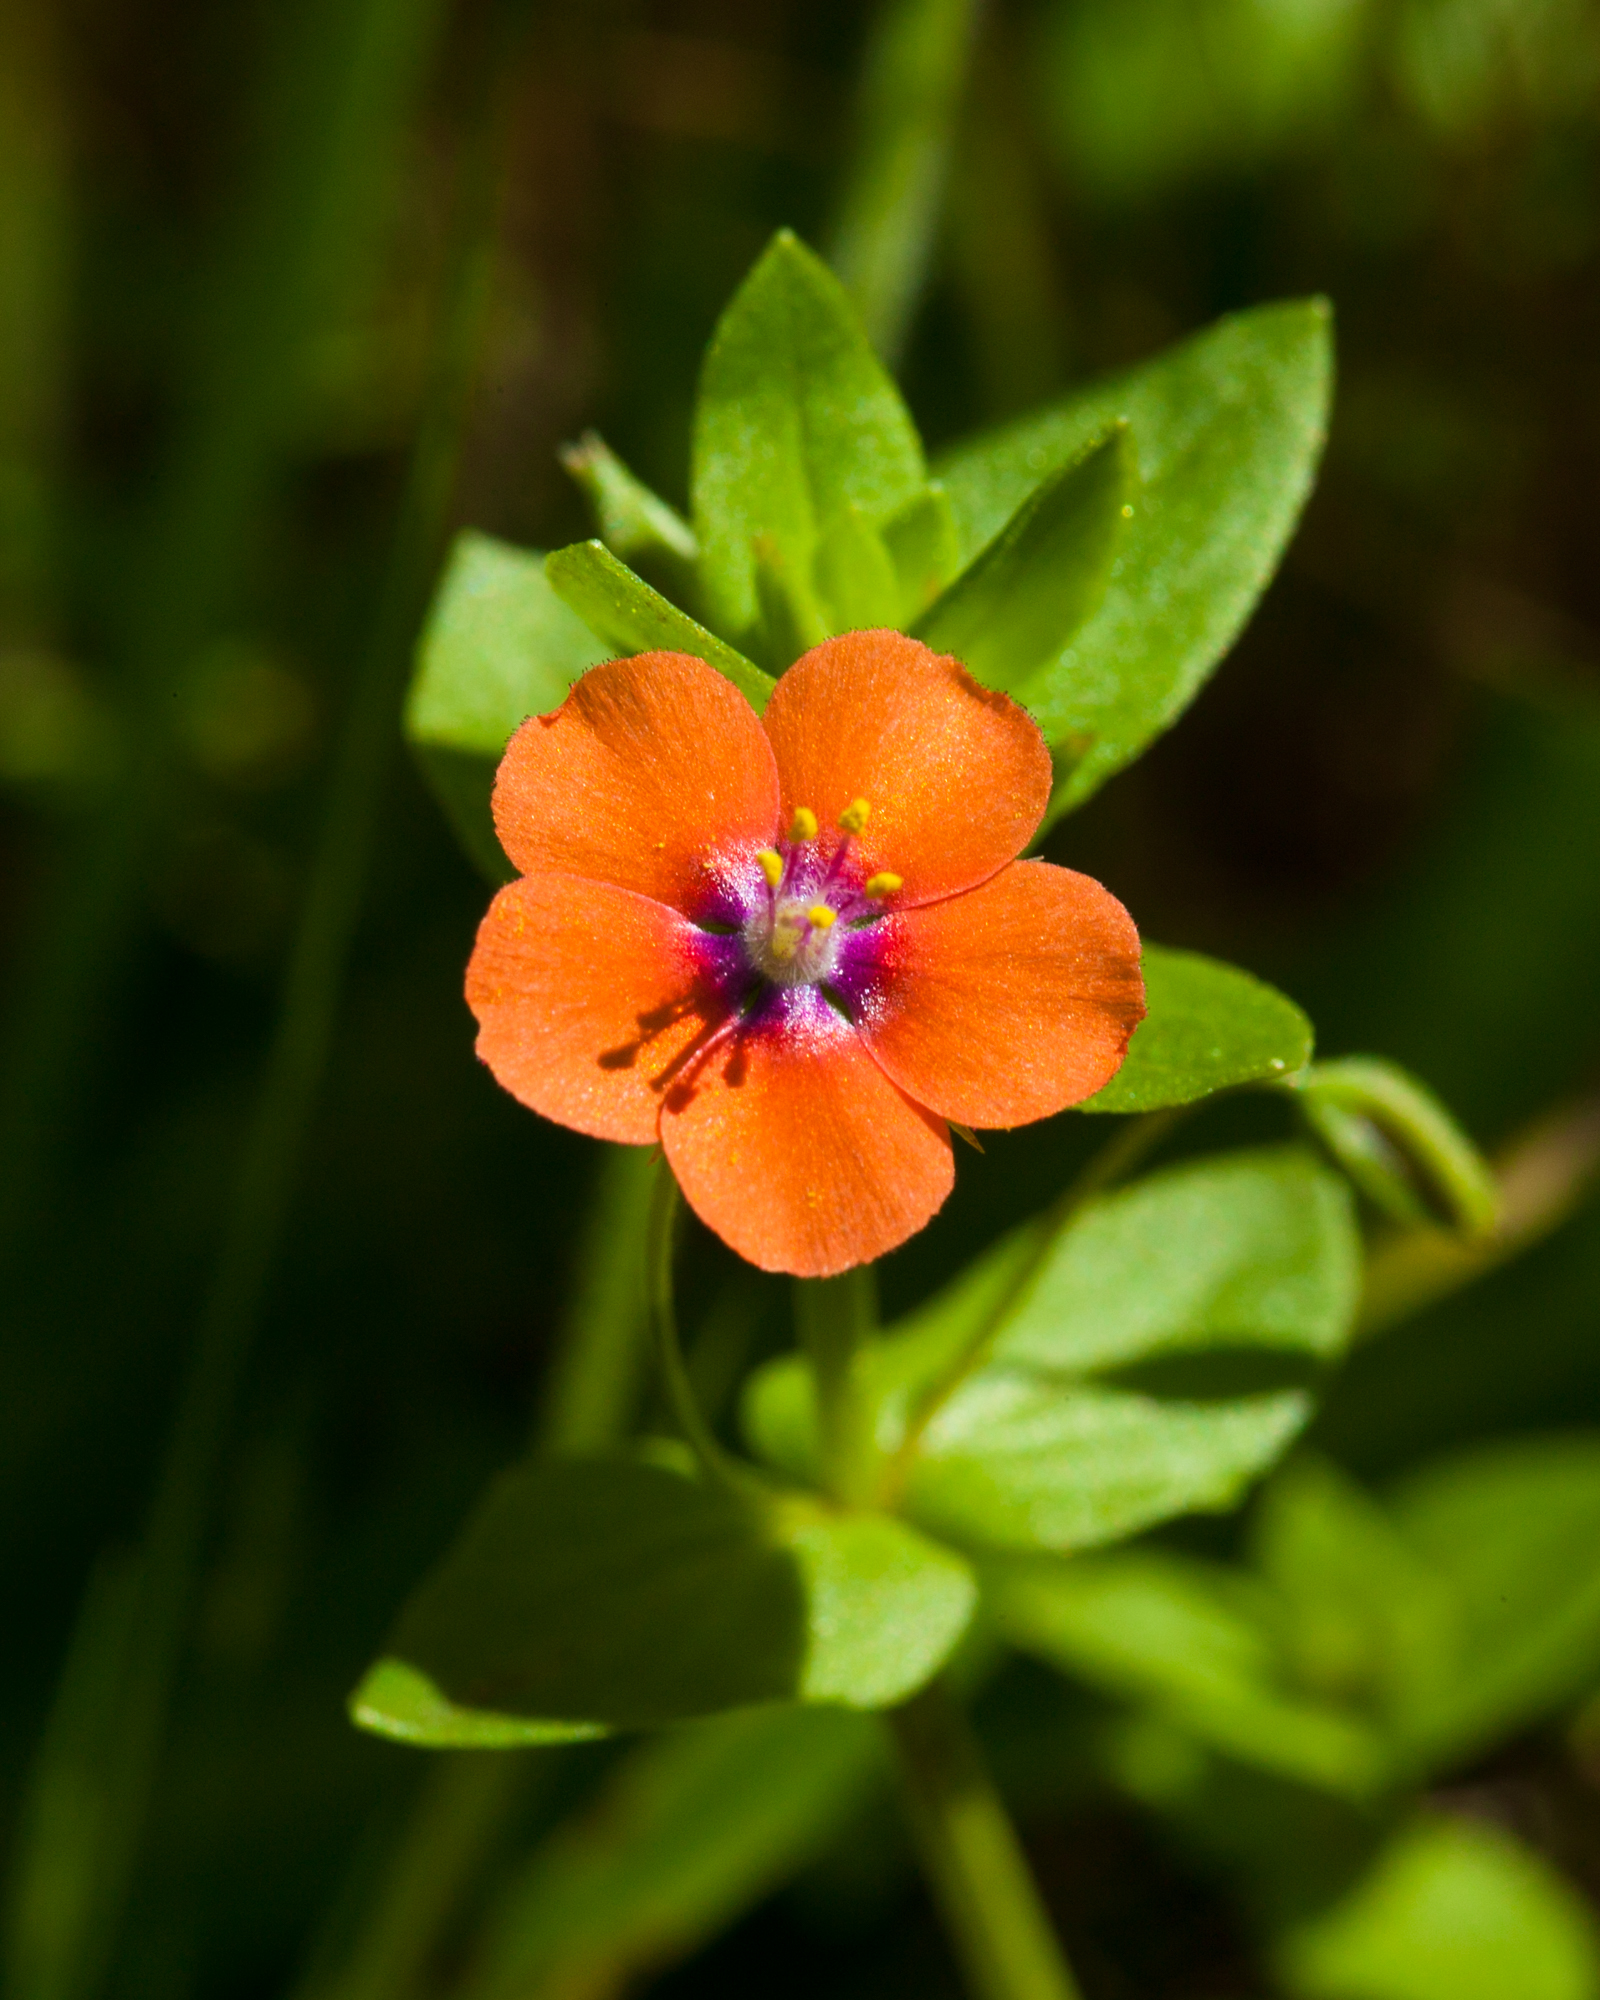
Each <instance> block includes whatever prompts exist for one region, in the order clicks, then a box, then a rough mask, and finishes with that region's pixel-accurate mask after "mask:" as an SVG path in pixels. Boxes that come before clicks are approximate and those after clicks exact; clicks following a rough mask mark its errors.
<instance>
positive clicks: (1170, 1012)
mask: <svg viewBox="0 0 1600 2000" xmlns="http://www.w3.org/2000/svg"><path fill="white" fill-rule="evenodd" d="M1144 994H1145V1006H1146V1008H1147V1010H1148V1011H1147V1012H1146V1014H1145V1018H1144V1019H1143V1021H1141V1022H1140V1024H1139V1026H1138V1027H1137V1028H1135V1029H1134V1031H1133V1040H1132V1041H1131V1042H1130V1043H1129V1044H1128V1053H1127V1055H1126V1057H1125V1058H1124V1059H1123V1064H1122V1067H1121V1069H1119V1070H1118V1071H1117V1073H1116V1075H1115V1076H1114V1077H1113V1078H1112V1079H1111V1081H1110V1082H1109V1083H1108V1084H1107V1085H1106V1086H1105V1088H1104V1089H1103V1090H1100V1091H1097V1092H1096V1093H1095V1095H1094V1096H1093V1097H1091V1098H1089V1099H1088V1100H1087V1101H1086V1102H1085V1103H1083V1104H1080V1105H1079V1106H1078V1109H1079V1110H1080V1111H1159V1110H1162V1109H1163V1108H1164V1107H1165V1106H1167V1105H1170V1104H1192V1103H1193V1102H1194V1101H1195V1099H1196V1098H1200V1097H1209V1096H1210V1095H1211V1093H1212V1092H1213V1091H1216V1090H1230V1089H1234V1088H1236V1087H1237V1086H1238V1085H1240V1084H1245V1083H1264V1082H1272V1081H1277V1080H1281V1079H1282V1078H1284V1077H1289V1076H1293V1075H1294V1074H1295V1072H1296V1071H1297V1070H1300V1069H1302V1068H1304V1066H1305V1065H1306V1064H1307V1063H1308V1062H1309V1061H1310V1060H1311V1045H1312V1030H1311V1023H1310V1022H1309V1021H1308V1020H1307V1019H1306V1017H1305V1015H1304V1014H1303V1013H1302V1012H1301V1011H1300V1009H1299V1008H1298V1007H1297V1006H1296V1005H1295V1004H1294V1002H1293V1001H1292V1000H1290V999H1288V998H1286V997H1285V996H1284V995H1283V994H1282V993H1279V992H1278V991H1277V990H1276V989H1275V988H1274V987H1271V986H1268V985H1267V984H1266V982H1265V981H1264V980H1260V979H1256V978H1254V977H1253V976H1252V975H1251V974H1250V973H1248V972H1241V971H1240V970H1239V968H1238V967H1237V966H1233V965H1224V964H1223V963H1222V961H1221V960H1220V959H1215V958H1205V957H1202V955H1201V954H1200V953H1199V952H1197V951H1169V950H1168V949H1166V948H1165V947H1164V946H1162V945H1156V944H1147V945H1146V946H1145V947H1144Z"/></svg>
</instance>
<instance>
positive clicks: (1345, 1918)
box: [1275, 1815, 1600, 2000]
mask: <svg viewBox="0 0 1600 2000" xmlns="http://www.w3.org/2000/svg"><path fill="white" fill-rule="evenodd" d="M1275 1958H1276V1962H1277V1969H1278V1974H1279V1977H1280V1979H1281V1980H1282V1981H1283V1984H1284V1988H1285V1990H1286V1991H1287V1992H1289V1993H1290V1994H1292V1995H1294V1996H1295V2000H1447V1996H1448V2000H1510V1996H1511V1995H1512V1994H1515V1996H1516V2000H1595V1996H1596V1995H1597V1994H1600V1936H1597V1933H1596V1926H1595V1921H1594V1918H1593V1916H1592V1915H1591V1914H1590V1912H1589V1911H1588V1909H1587V1908H1586V1906H1585V1905H1584V1903H1583V1901H1582V1899H1581V1898H1580V1897H1579V1896H1578V1894H1577V1893H1576V1891H1575V1890H1573V1889H1571V1888H1569V1887H1568V1886H1567V1884H1566V1883H1565V1882H1564V1881H1563V1880H1562V1879H1561V1877H1560V1876H1559V1875H1558V1874H1557V1873H1556V1872H1555V1870H1554V1869H1553V1868H1552V1867H1551V1866H1550V1864H1549V1863H1548V1862H1547V1861H1545V1860H1543V1859H1542V1858H1541V1857H1540V1856H1539V1855H1537V1854H1535V1853H1533V1852H1532V1851H1531V1850H1530V1849H1528V1848H1526V1847H1524V1846H1523V1845H1522V1843H1521V1842H1520V1841H1519V1840H1516V1839H1514V1838H1513V1837H1512V1835H1511V1834H1509V1833H1506V1832H1504V1831H1503V1830H1501V1829H1500V1828H1498V1827H1494V1826H1490V1825H1487V1824H1485V1823H1484V1822H1483V1821H1482V1820H1478V1819H1472V1820H1467V1819H1445V1818H1443V1817H1441V1816H1437V1815H1434V1816H1429V1817H1426V1818H1423V1819H1419V1820H1416V1821H1414V1822H1413V1823H1412V1824H1411V1825H1410V1826H1408V1827H1405V1828H1402V1830H1401V1831H1400V1832H1399V1833H1398V1834H1397V1835H1396V1836H1395V1837H1394V1839H1393V1840H1392V1841H1391V1842H1390V1843H1389V1845H1388V1846H1387V1847H1386V1848H1385V1849H1384V1850H1383V1852H1382V1853H1381V1854H1380V1856H1379V1858H1378V1860H1377V1863H1376V1864H1375V1866H1374V1867H1373V1868H1372V1869H1371V1870H1370V1871H1369V1872H1368V1873H1367V1874H1366V1875H1365V1876H1364V1877H1363V1878H1362V1879H1361V1881H1359V1882H1358V1883H1357V1884H1356V1886H1355V1888H1354V1889H1352V1890H1351V1891H1350V1892H1349V1894H1348V1895H1346V1896H1344V1897H1343V1898H1342V1899H1341V1900H1340V1901H1339V1902H1337V1903H1336V1904H1335V1905H1334V1906H1333V1908H1332V1909H1329V1910H1326V1911H1323V1912H1321V1913H1320V1914H1319V1915H1317V1916H1316V1917H1314V1918H1313V1919H1312V1920H1311V1921H1310V1922H1309V1923H1306V1924H1303V1925H1301V1926H1300V1927H1298V1928H1297V1929H1296V1930H1294V1931H1292V1932H1290V1933H1289V1935H1288V1936H1287V1937H1286V1938H1284V1939H1283V1940H1282V1942H1281V1944H1280V1945H1279V1948H1278V1950H1277V1952H1276V1953H1275Z"/></svg>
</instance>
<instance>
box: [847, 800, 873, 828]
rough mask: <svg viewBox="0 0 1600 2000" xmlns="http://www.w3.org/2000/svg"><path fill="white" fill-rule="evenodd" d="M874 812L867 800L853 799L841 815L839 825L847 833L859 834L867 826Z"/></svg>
mask: <svg viewBox="0 0 1600 2000" xmlns="http://www.w3.org/2000/svg"><path fill="white" fill-rule="evenodd" d="M871 812H872V808H871V806H869V805H868V804H867V802H866V800H865V799H852V800H851V801H850V803H849V805H847V806H846V807H845V809H844V811H843V812H842V813H840V815H839V824H840V825H841V826H842V827H843V828H844V830H845V832H846V833H859V832H860V831H861V829H862V828H863V827H864V826H865V825H866V823H867V820H868V817H869V816H870V814H871Z"/></svg>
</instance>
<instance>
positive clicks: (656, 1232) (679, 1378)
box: [648, 1160, 753, 1494]
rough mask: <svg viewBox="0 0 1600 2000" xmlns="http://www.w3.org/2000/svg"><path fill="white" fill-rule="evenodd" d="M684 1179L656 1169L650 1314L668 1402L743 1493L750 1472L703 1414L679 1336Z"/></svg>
mask: <svg viewBox="0 0 1600 2000" xmlns="http://www.w3.org/2000/svg"><path fill="white" fill-rule="evenodd" d="M678 1213H679V1199H678V1183H677V1181H676V1180H675V1179H674V1178H673V1174H672V1169H671V1167H669V1166H668V1165H667V1163H666V1161H665V1160H662V1161H661V1163H660V1165H659V1166H658V1167H657V1169H656V1184H655V1188H654V1191H653V1193H652V1195H651V1199H650V1231H649V1243H650V1248H649V1253H648V1255H649V1273H650V1316H651V1319H652V1321H653V1322H654V1326H655V1336H656V1357H657V1359H658V1361H659V1363H660V1366H661V1382H662V1387H663V1388H664V1389H665V1390H666V1394H667V1405H668V1407H669V1408H670V1410H671V1411H672V1414H673V1417H674V1419H675V1420H676V1422H677V1425H678V1428H679V1430H680V1431H682V1433H683V1436H684V1440H685V1442H686V1443H687V1444H688V1446H689V1449H690V1450H691V1451H692V1452H693V1453H694V1455H695V1457H696V1458H697V1459H699V1461H700V1464H701V1467H702V1469H703V1470H704V1472H705V1473H706V1475H707V1477H708V1478H710V1479H713V1480H715V1481H716V1482H717V1484H718V1485H720V1486H725V1487H728V1488H730V1489H731V1490H732V1491H734V1492H736V1493H739V1494H748V1493H749V1492H750V1490H751V1486H752V1483H753V1482H752V1480H751V1477H750V1475H749V1474H748V1473H747V1472H746V1471H745V1470H744V1468H743V1467H742V1466H740V1465H739V1464H738V1463H737V1462H736V1461H735V1460H734V1459H733V1458H732V1457H731V1456H730V1455H729V1454H728V1453H727V1452H725V1451H724V1450H723V1448H722V1446H721V1445H720V1444H718V1442H717V1440H716V1438H715V1437H714V1436H713V1435H712V1431H711V1427H710V1425H709V1424H707V1422H706V1420H705V1418H704V1417H703V1416H702V1415H701V1414H700V1405H699V1403H698V1401H697V1400H696V1398H695V1393H694V1386H693V1384H692V1383H691V1382H690V1380H689V1371H688V1369H687V1368H686V1367H685V1365H684V1360H683V1347H682V1344H681V1342H680V1341H679V1339H678V1314H677V1308H676V1306H675V1305H674V1303H673V1296H672V1260H673V1252H674V1249H675V1247H676V1243H677V1230H678Z"/></svg>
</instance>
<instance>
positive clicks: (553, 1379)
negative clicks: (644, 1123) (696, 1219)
mask: <svg viewBox="0 0 1600 2000" xmlns="http://www.w3.org/2000/svg"><path fill="white" fill-rule="evenodd" d="M655 1185H656V1175H655V1163H654V1161H653V1160H652V1158H651V1155H650V1150H649V1148H648V1147H645V1146H607V1147H606V1148H605V1155H604V1158H603V1159H602V1160H601V1162H600V1170H599V1174H598V1177H597V1185H596V1188H595V1195H594V1201H593V1203H592V1205H591V1207H590V1211H589V1219H588V1221H587V1223H586V1224H585V1226H584V1232H583V1240H582V1243H581V1244H580V1247H579V1251H578V1260H577V1271H576V1279H575V1282H574V1285H573V1290H572V1295H571V1298H570V1299H569V1301H568V1304H567V1309H566V1312H565V1313H564V1314H563V1316H562V1322H561V1327H560V1331H559V1334H558V1336H557V1341H556V1350H555V1355H554V1358H553V1359H552V1361H551V1364H550V1373H549V1376H548V1379H547V1381H546V1384H545V1392H544V1399H543V1403H542V1406H541V1408H540V1411H539V1417H538V1423H537V1426H536V1428H535V1432H534V1446H535V1449H536V1450H539V1451H553V1452H569V1453H570V1452H594V1451H604V1450H605V1449H606V1448H607V1447H608V1446H609V1445H613V1444H615V1443H616V1441H617V1440H618V1438H621V1437H624V1436H626V1435H627V1432H628V1430H629V1428H630V1426H631V1424H632V1421H633V1417H634V1411H635V1406H636V1404H637V1401H638V1393H639V1381H640V1376H641V1372H642V1363H643V1360H644V1356H645V1334H646V1330H647V1326H648V1321H649V1316H650V1307H649V1276H648V1258H649V1247H648V1246H649V1240H650V1239H649V1226H648V1219H649V1215H650V1211H651V1205H652V1199H653V1196H654V1194H655Z"/></svg>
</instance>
